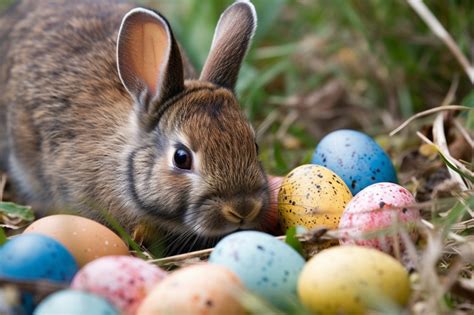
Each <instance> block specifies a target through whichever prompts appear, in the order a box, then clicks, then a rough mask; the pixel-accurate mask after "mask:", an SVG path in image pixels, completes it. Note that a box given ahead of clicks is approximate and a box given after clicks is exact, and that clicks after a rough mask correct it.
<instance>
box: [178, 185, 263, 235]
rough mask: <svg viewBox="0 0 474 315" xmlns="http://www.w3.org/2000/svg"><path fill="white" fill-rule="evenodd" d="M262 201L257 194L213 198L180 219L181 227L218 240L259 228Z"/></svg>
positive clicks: (204, 201)
mask: <svg viewBox="0 0 474 315" xmlns="http://www.w3.org/2000/svg"><path fill="white" fill-rule="evenodd" d="M265 205H266V199H265V198H264V197H262V196H261V194H257V195H255V196H245V197H236V198H228V199H225V200H223V199H221V198H219V197H213V198H208V199H205V200H203V201H202V202H201V203H199V205H198V206H197V207H195V208H194V209H191V210H189V211H188V213H187V214H186V215H185V216H184V224H185V225H187V226H188V227H189V228H191V229H192V230H193V232H194V233H195V234H198V235H202V236H207V237H218V236H222V235H226V234H229V233H232V232H235V231H237V230H250V229H257V228H259V227H260V225H261V223H260V221H261V217H262V212H263V211H262V209H264V208H265Z"/></svg>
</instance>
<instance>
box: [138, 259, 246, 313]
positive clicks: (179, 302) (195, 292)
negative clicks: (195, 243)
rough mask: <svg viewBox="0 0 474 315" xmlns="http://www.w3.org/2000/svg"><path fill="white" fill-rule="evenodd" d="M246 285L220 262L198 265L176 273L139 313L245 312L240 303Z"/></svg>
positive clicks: (152, 294)
mask: <svg viewBox="0 0 474 315" xmlns="http://www.w3.org/2000/svg"><path fill="white" fill-rule="evenodd" d="M242 290H243V287H242V285H241V283H240V281H239V279H238V278H237V276H236V275H235V274H234V273H232V272H231V271H230V270H228V269H226V268H225V267H223V266H220V265H214V264H198V265H193V266H190V267H185V268H183V269H180V270H178V271H175V272H173V273H172V274H171V275H169V276H168V277H167V278H165V279H164V280H162V281H161V282H160V283H159V284H158V285H157V286H156V287H155V288H154V289H153V290H152V291H151V293H150V294H149V295H148V296H147V297H146V298H145V300H144V301H143V303H142V304H141V306H140V307H139V309H138V312H137V315H156V314H187V315H193V314H199V315H213V314H215V315H220V314H226V315H234V314H235V315H237V314H238V315H240V314H242V315H243V314H245V310H244V308H243V307H242V306H241V305H240V303H239V302H238V298H239V293H242Z"/></svg>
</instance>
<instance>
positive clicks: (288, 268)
mask: <svg viewBox="0 0 474 315" xmlns="http://www.w3.org/2000/svg"><path fill="white" fill-rule="evenodd" d="M209 262H211V263H215V264H220V265H223V266H226V267H227V268H229V269H230V270H232V271H233V272H234V273H235V274H236V275H237V276H238V277H239V278H240V280H241V281H242V283H243V284H244V285H245V286H246V287H247V288H248V289H250V290H251V291H253V292H254V293H256V294H257V295H260V296H261V297H263V298H265V299H267V300H268V301H269V302H271V303H272V304H274V305H275V306H277V307H280V308H288V307H289V306H291V304H292V303H294V301H296V300H297V297H296V296H297V294H296V284H297V280H298V275H299V273H300V272H301V269H302V268H303V265H304V263H305V261H304V259H303V257H301V255H300V254H298V253H297V252H296V251H295V250H294V249H293V248H291V247H290V246H289V245H287V244H286V243H284V242H282V241H280V240H277V239H275V238H274V237H273V236H271V235H269V234H265V233H262V232H256V231H242V232H237V233H234V234H231V235H229V236H227V237H225V238H224V239H222V240H221V241H220V242H219V243H218V244H217V246H216V247H215V249H214V251H213V252H212V254H211V256H210V258H209Z"/></svg>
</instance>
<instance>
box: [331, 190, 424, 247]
mask: <svg viewBox="0 0 474 315" xmlns="http://www.w3.org/2000/svg"><path fill="white" fill-rule="evenodd" d="M413 204H415V198H414V197H413V195H412V194H411V193H410V192H409V191H408V190H407V189H405V188H403V187H402V186H400V185H397V184H393V183H377V184H373V185H370V186H369V187H366V188H365V189H363V190H362V191H360V192H359V193H358V194H357V195H356V196H355V197H354V198H353V199H352V200H351V201H350V202H349V204H348V205H347V207H346V209H345V210H344V213H343V214H342V217H341V222H340V224H339V228H340V229H341V230H342V232H343V239H342V240H341V244H357V245H363V246H370V247H374V248H377V249H379V250H382V251H384V252H386V253H393V246H394V243H393V241H394V236H396V234H397V231H398V230H397V226H396V224H399V225H403V226H404V227H405V228H408V230H409V231H410V232H411V234H410V235H411V237H412V239H416V237H417V235H416V233H414V231H413V230H412V229H409V226H408V225H409V224H410V223H414V222H416V221H417V220H419V219H420V213H419V211H418V209H416V208H410V206H411V205H413Z"/></svg>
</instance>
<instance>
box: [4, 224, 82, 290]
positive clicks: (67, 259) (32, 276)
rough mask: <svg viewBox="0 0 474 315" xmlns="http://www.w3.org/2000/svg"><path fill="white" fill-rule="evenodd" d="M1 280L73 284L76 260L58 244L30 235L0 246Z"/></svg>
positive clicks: (23, 235)
mask: <svg viewBox="0 0 474 315" xmlns="http://www.w3.org/2000/svg"><path fill="white" fill-rule="evenodd" d="M0 262H1V263H0V277H5V278H12V279H18V280H49V281H54V282H64V283H69V282H71V280H72V278H73V277H74V274H75V273H76V272H77V264H76V261H75V260H74V257H73V256H72V255H71V253H69V251H68V250H67V249H66V248H65V247H64V246H63V245H62V244H61V243H59V242H58V241H56V240H55V239H52V238H50V237H48V236H44V235H40V234H34V233H28V234H21V235H19V236H16V237H14V238H12V239H11V240H9V241H8V242H7V243H5V244H4V245H3V246H2V247H0Z"/></svg>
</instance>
